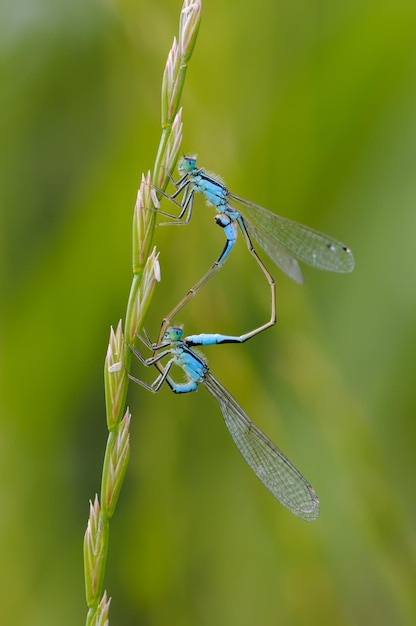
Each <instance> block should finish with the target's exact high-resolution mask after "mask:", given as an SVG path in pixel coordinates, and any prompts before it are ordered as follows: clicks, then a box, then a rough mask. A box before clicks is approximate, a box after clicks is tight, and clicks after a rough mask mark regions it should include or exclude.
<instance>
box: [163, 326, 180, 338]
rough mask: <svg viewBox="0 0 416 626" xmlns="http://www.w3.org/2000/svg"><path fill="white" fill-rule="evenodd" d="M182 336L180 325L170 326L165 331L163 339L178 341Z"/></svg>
mask: <svg viewBox="0 0 416 626" xmlns="http://www.w3.org/2000/svg"><path fill="white" fill-rule="evenodd" d="M182 337H183V328H181V327H180V326H170V327H169V328H168V329H167V331H166V332H165V335H164V339H167V340H168V341H180V340H181V339H182Z"/></svg>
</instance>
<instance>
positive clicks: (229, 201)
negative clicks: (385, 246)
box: [131, 157, 354, 521]
mask: <svg viewBox="0 0 416 626" xmlns="http://www.w3.org/2000/svg"><path fill="white" fill-rule="evenodd" d="M179 172H180V175H181V176H180V178H179V180H178V181H174V179H173V177H172V175H171V174H170V173H169V178H170V180H171V182H172V183H173V185H174V186H175V191H174V192H173V193H172V194H171V195H168V194H166V193H165V192H160V193H161V195H162V196H164V197H165V198H167V199H169V200H170V201H171V202H173V203H175V204H176V205H177V206H178V207H179V213H178V215H176V216H175V215H174V214H172V213H169V212H167V211H162V210H160V209H159V210H158V212H159V213H160V214H161V215H164V216H166V217H169V218H170V219H171V220H172V221H171V222H167V223H168V224H187V223H189V221H190V219H191V217H192V211H193V207H194V197H195V194H196V193H200V194H202V195H203V196H204V197H205V199H206V201H207V203H208V204H209V205H211V206H213V207H214V209H216V211H217V215H216V217H215V222H216V223H217V225H219V226H220V227H221V228H223V230H224V234H225V237H226V242H225V245H224V248H223V250H222V252H221V254H220V255H219V257H218V258H217V259H216V261H215V262H214V263H213V264H212V266H211V267H210V268H209V269H208V271H207V272H206V273H205V274H204V276H203V277H202V278H201V279H200V280H199V281H198V282H197V283H196V284H195V285H194V286H193V287H192V288H191V289H189V290H188V292H187V293H186V295H185V296H184V297H183V298H182V300H181V301H180V302H179V303H178V304H177V305H176V306H175V307H174V308H173V309H172V311H170V313H169V314H168V315H166V316H165V317H164V318H163V320H162V324H161V329H160V333H159V337H158V340H157V342H156V343H153V344H152V343H151V342H150V340H149V338H148V337H147V335H146V337H145V338H142V341H143V342H144V344H145V345H146V346H147V348H149V349H151V350H152V351H153V356H152V357H150V358H148V359H145V358H144V357H143V356H142V354H141V353H140V352H139V351H138V350H136V349H135V348H132V349H133V351H134V353H135V354H136V356H137V357H138V358H139V359H140V361H141V362H142V363H143V364H144V365H147V366H155V367H156V368H157V369H158V370H159V372H160V373H159V376H158V377H157V378H156V380H155V381H154V382H153V384H152V385H147V384H146V383H144V382H143V381H140V380H138V379H137V378H134V377H131V378H132V379H133V380H135V381H136V382H138V383H139V384H141V385H142V386H144V387H146V388H147V389H149V390H151V391H153V392H157V391H159V389H160V388H161V386H162V385H163V383H164V382H166V383H167V384H168V385H169V387H170V388H171V390H172V391H173V392H174V393H176V394H183V393H190V392H192V391H195V390H196V389H197V387H198V385H199V384H203V385H204V386H205V387H206V388H207V389H208V391H209V392H210V393H211V395H213V396H214V398H215V399H216V400H217V402H218V403H219V405H220V409H221V412H222V415H223V417H224V421H225V423H226V426H227V428H228V430H229V432H230V434H231V436H232V438H233V440H234V442H235V444H236V446H237V448H238V449H239V451H240V452H241V454H242V456H243V457H244V459H245V460H246V462H247V463H248V465H249V466H250V467H251V468H252V470H253V471H254V472H255V474H256V475H257V476H258V478H259V479H260V480H261V481H262V482H263V484H264V485H265V486H266V487H267V488H268V489H269V490H270V491H271V493H272V494H273V495H274V496H275V497H276V498H277V499H278V500H279V501H280V502H281V503H282V504H283V505H284V506H285V507H286V508H288V509H289V510H290V511H291V512H292V513H294V514H295V515H297V516H298V517H300V518H301V519H304V520H307V521H312V520H314V519H316V518H317V516H318V514H319V500H318V498H317V496H316V494H315V491H314V490H313V488H312V487H311V485H310V484H309V483H308V481H307V480H306V479H305V478H304V477H303V476H302V474H301V473H300V472H299V471H298V470H297V469H296V468H295V467H294V466H293V465H292V464H291V463H290V461H289V460H288V459H287V458H286V457H285V456H284V454H283V453H282V452H281V451H280V450H279V449H278V448H277V447H276V446H275V445H274V444H273V443H272V442H271V441H270V439H268V437H267V436H266V435H265V434H264V433H263V432H262V431H261V430H260V429H259V428H258V427H257V426H255V425H254V424H253V422H252V421H251V420H250V418H249V417H248V416H247V415H246V413H245V412H244V411H243V410H242V409H241V407H240V406H239V405H238V403H237V402H236V401H235V399H234V398H233V397H232V396H231V395H230V394H229V392H228V391H227V390H226V389H225V388H224V387H223V386H222V385H221V384H220V383H219V382H218V381H217V380H216V379H215V378H214V377H213V376H212V374H211V373H210V371H209V369H208V366H207V364H206V361H205V360H204V359H203V358H202V357H201V356H200V355H198V354H196V353H195V352H194V351H193V350H192V349H191V348H192V347H193V346H204V345H206V346H208V345H213V344H222V343H244V342H245V341H247V340H248V339H250V338H252V337H254V336H255V335H257V334H258V333H260V332H262V331H264V330H266V329H267V328H269V327H270V326H272V325H274V324H275V322H276V286H275V281H274V278H273V277H272V275H271V274H270V272H269V271H268V269H267V268H266V266H265V265H264V263H263V262H262V260H261V259H260V257H259V256H258V254H257V252H256V250H255V248H254V245H253V242H252V240H254V241H256V242H257V243H258V244H259V246H260V247H261V248H262V249H263V250H264V251H265V252H266V254H267V255H268V256H269V257H270V258H271V259H272V260H273V261H274V262H275V264H276V265H277V266H278V267H279V268H280V269H281V270H282V271H283V272H284V273H285V274H287V275H288V276H289V277H290V278H292V279H293V280H295V281H296V282H298V283H301V282H303V276H302V272H301V269H300V267H299V264H298V261H297V259H298V260H300V261H303V262H304V263H307V264H308V265H311V266H312V267H315V268H317V269H321V270H327V271H332V272H338V273H348V272H351V271H352V270H353V269H354V258H353V255H352V253H351V250H350V249H349V248H348V247H347V246H345V245H344V244H342V243H340V242H339V241H337V240H335V239H333V238H331V237H328V236H327V235H324V234H322V233H320V232H318V231H316V230H313V229H311V228H308V227H307V226H303V225H302V224H299V223H297V222H294V221H292V220H289V219H287V218H284V217H280V216H278V215H276V214H274V213H272V212H270V211H268V210H266V209H264V208H263V207H261V206H259V205H256V204H254V203H252V202H249V201H248V200H244V199H243V198H240V197H239V196H236V195H234V194H232V193H230V192H229V190H228V189H227V187H226V186H225V185H224V184H223V183H222V182H220V181H219V180H218V179H217V178H216V177H215V176H213V175H212V174H208V173H207V172H206V171H205V170H203V169H202V168H198V167H197V165H196V158H195V157H184V158H183V159H182V160H181V162H180V164H179ZM178 198H181V200H180V201H179V200H178ZM238 228H239V229H240V230H241V232H242V234H243V237H244V239H245V242H246V245H247V247H248V249H249V251H250V252H251V254H252V255H253V256H254V258H255V260H256V262H257V264H258V265H259V267H260V269H261V271H262V273H263V274H264V276H265V277H266V280H267V282H268V284H269V288H270V295H271V304H270V308H271V314H270V320H269V321H268V322H266V323H265V324H263V325H261V326H259V327H257V328H255V329H253V330H250V331H249V332H247V333H245V334H243V335H240V336H233V335H219V334H199V335H190V336H188V337H184V336H183V334H184V333H183V330H182V329H181V328H179V327H176V326H172V325H171V322H172V320H173V318H174V317H175V316H176V315H177V314H178V312H179V311H180V310H181V309H182V308H183V307H184V306H185V305H186V304H187V303H188V302H189V301H190V300H191V299H192V298H193V297H194V296H195V295H196V294H197V293H198V292H199V291H200V290H201V289H202V287H204V285H206V283H207V282H208V281H209V280H210V279H211V278H212V277H213V276H214V275H215V274H216V273H217V272H218V271H219V269H220V268H221V267H222V266H223V264H224V263H225V261H226V259H227V258H228V256H229V254H230V252H231V250H232V248H233V247H234V245H235V242H236V240H237V233H238ZM164 357H166V358H167V359H168V361H167V363H166V364H165V365H162V363H161V361H162V359H163V358H164ZM174 365H175V366H177V367H179V368H181V369H182V370H183V372H184V373H185V378H186V382H185V383H176V382H175V381H174V380H173V379H172V378H171V376H170V370H171V368H172V366H174Z"/></svg>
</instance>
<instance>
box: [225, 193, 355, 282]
mask: <svg viewBox="0 0 416 626" xmlns="http://www.w3.org/2000/svg"><path fill="white" fill-rule="evenodd" d="M229 198H230V199H232V200H233V201H234V202H236V203H237V204H239V205H240V207H241V208H242V211H241V212H242V213H243V215H244V216H246V217H247V219H246V226H247V230H248V232H249V233H250V234H251V235H252V236H253V238H254V239H255V240H256V241H257V242H258V243H259V245H260V246H261V247H262V248H263V250H264V251H265V252H266V253H267V254H268V255H269V257H270V258H271V259H272V260H273V261H274V262H275V263H276V265H277V266H278V267H280V269H281V270H282V271H283V272H285V273H286V274H288V275H289V276H290V277H291V278H293V279H294V280H297V278H296V277H295V276H294V275H293V274H292V273H291V271H290V270H291V267H292V266H293V261H294V259H293V258H292V256H291V255H290V254H288V252H286V250H287V251H289V252H290V253H291V254H293V256H295V257H296V258H298V259H299V260H300V261H303V262H304V263H307V264H308V265H311V266H312V267H315V268H317V269H320V270H327V271H329V272H338V273H341V274H345V273H348V272H352V270H353V269H354V257H353V254H352V252H351V250H350V249H349V248H348V247H347V246H345V245H344V244H343V243H341V242H339V241H337V240H336V239H333V238H332V237H328V235H324V234H323V233H320V232H318V231H317V230H314V229H313V228H308V226H304V225H303V224H299V223H298V222H293V221H292V220H289V219H287V218H285V217H280V215H276V214H275V213H272V212H271V211H267V209H264V208H263V207H261V206H259V205H258V204H253V203H252V202H249V201H248V200H244V198H240V197H239V196H234V195H233V194H229ZM282 246H283V248H286V250H282ZM282 259H283V261H282ZM295 263H296V261H295ZM287 267H289V270H288V269H287ZM297 282H302V281H301V280H297Z"/></svg>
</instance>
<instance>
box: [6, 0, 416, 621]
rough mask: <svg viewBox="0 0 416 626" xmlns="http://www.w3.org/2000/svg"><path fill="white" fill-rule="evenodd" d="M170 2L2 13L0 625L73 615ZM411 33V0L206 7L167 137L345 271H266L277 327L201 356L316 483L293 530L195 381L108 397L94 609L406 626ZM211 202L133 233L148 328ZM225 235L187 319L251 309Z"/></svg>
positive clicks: (409, 595)
mask: <svg viewBox="0 0 416 626" xmlns="http://www.w3.org/2000/svg"><path fill="white" fill-rule="evenodd" d="M180 5H181V2H180V1H178V2H176V1H175V2H173V0H161V1H160V2H149V3H144V2H124V3H117V2H114V3H101V4H100V3H85V2H79V3H77V2H75V3H74V2H68V1H65V0H64V1H63V2H60V3H58V4H56V3H53V2H50V1H49V2H48V0H45V1H44V2H43V3H40V2H38V3H29V4H27V3H26V4H25V3H23V2H17V3H16V2H11V0H9V2H8V4H7V5H6V6H5V7H4V8H2V9H1V17H2V19H1V20H0V32H1V35H2V36H1V37H0V41H1V43H0V58H1V63H0V73H1V74H0V76H1V84H2V115H0V129H1V133H0V136H1V137H2V140H1V142H0V177H1V180H0V207H1V218H2V226H1V229H0V233H1V234H0V237H1V241H0V244H1V247H0V249H1V257H0V259H1V267H0V277H1V292H2V298H1V301H2V307H1V309H2V319H1V326H0V328H1V331H2V342H1V344H2V352H1V354H2V362H1V413H0V414H1V436H0V441H1V444H0V449H1V453H0V477H1V479H0V480H1V493H2V500H1V501H2V508H1V515H0V520H1V522H0V524H1V533H0V553H1V555H2V568H1V578H2V580H1V583H2V584H1V587H0V588H1V595H0V602H1V606H2V610H1V611H2V618H3V622H4V623H5V624H19V626H20V625H28V626H29V625H30V626H36V625H37V624H39V625H42V626H44V624H49V623H51V624H52V623H53V624H55V623H59V624H60V625H62V626H66V624H68V625H71V626H72V625H73V624H78V623H84V622H85V594H84V589H83V573H82V541H81V538H82V535H83V532H84V530H85V525H86V519H87V516H88V507H87V503H88V501H89V499H93V498H94V494H95V493H96V491H97V489H98V486H99V483H100V472H101V466H102V461H103V454H104V449H105V441H106V437H107V431H106V423H105V406H104V393H103V390H104V385H103V380H102V367H103V359H104V356H105V351H106V346H107V341H108V329H109V325H110V324H112V325H113V326H114V327H115V326H116V324H117V322H118V320H119V319H120V318H121V317H123V316H124V314H125V308H126V294H127V293H128V290H129V286H130V282H131V221H132V213H133V207H134V204H135V200H136V195H137V189H138V187H139V185H140V178H141V172H142V171H147V169H149V167H151V166H152V165H153V161H154V155H155V152H156V149H157V146H158V143H159V138H160V87H161V76H162V72H163V67H164V63H165V59H166V54H167V52H168V50H169V48H170V46H171V42H172V37H173V35H174V34H175V32H176V31H177V21H178V15H179V10H180ZM415 27H416V9H415V6H414V3H413V2H409V1H408V0H397V1H396V2H390V1H389V2H387V1H381V2H378V3H373V2H370V1H369V0H364V1H361V2H346V1H343V2H325V1H324V0H320V1H319V0H318V1H317V2H314V3H302V2H297V3H293V2H289V1H281V0H279V1H276V0H264V1H263V2H262V3H259V4H257V5H254V6H253V3H251V2H248V1H247V0H239V1H238V2H237V0H234V1H231V2H220V0H212V1H211V2H205V4H204V7H203V19H202V23H201V28H200V32H199V36H198V42H197V45H196V47H195V49H194V55H193V59H192V64H191V66H190V67H189V70H188V75H187V81H186V85H185V88H184V91H183V95H182V103H183V105H184V112H183V122H184V140H183V150H184V151H185V152H187V153H192V152H194V151H199V152H198V162H199V163H200V164H201V165H203V166H204V167H207V168H208V169H210V168H211V169H212V170H214V171H215V172H216V173H218V174H220V175H222V176H223V177H224V179H225V181H226V183H227V186H228V187H229V188H230V190H231V191H233V192H235V193H238V194H239V195H242V196H244V197H247V198H249V199H251V200H253V201H255V202H258V203H260V204H262V205H263V206H265V207H267V208H269V209H271V210H274V211H276V212H277V213H279V214H281V215H285V216H287V217H290V218H292V219H296V220H298V221H301V222H303V223H305V224H308V225H310V226H312V227H315V228H318V229H319V230H322V231H324V232H327V233H328V234H331V235H333V236H334V237H337V238H339V239H341V240H342V241H345V242H346V243H347V244H348V245H350V246H351V248H352V250H353V252H354V255H355V258H356V270H355V271H354V273H353V274H351V275H350V276H336V275H334V276H333V275H327V274H324V273H319V272H315V271H313V270H309V269H306V270H305V277H306V284H305V285H304V286H302V287H299V286H297V285H294V284H292V283H290V281H289V280H288V279H286V278H285V277H284V276H282V275H281V274H280V273H278V271H277V270H275V268H273V267H270V269H271V270H272V272H273V273H274V275H275V277H276V279H277V286H278V296H277V306H278V318H279V319H278V324H277V326H276V327H275V328H273V329H271V330H270V331H268V332H267V333H265V334H264V335H263V336H261V337H258V338H256V339H255V340H253V341H252V342H249V344H247V345H245V346H223V347H217V348H214V349H212V350H209V349H207V350H206V351H205V354H206V355H207V358H208V360H209V363H210V367H211V370H212V372H213V373H214V374H215V375H216V376H217V377H218V378H219V380H220V381H221V382H223V383H224V384H225V385H226V386H227V387H228V388H229V389H230V391H231V392H232V394H233V395H234V396H235V397H236V398H237V399H238V401H239V402H240V403H241V405H242V406H243V408H244V409H246V410H247V412H248V413H249V415H250V416H251V417H252V418H253V419H254V420H255V421H256V423H257V424H258V425H259V426H260V427H261V428H262V429H264V430H265V432H266V433H267V434H268V435H270V436H271V437H272V439H273V440H274V441H276V442H277V443H278V444H279V445H280V446H281V447H282V449H283V450H284V451H285V452H286V453H287V454H288V456H289V457H290V458H291V460H293V462H294V463H295V464H296V465H297V466H298V467H299V469H300V470H301V471H302V472H304V473H305V475H306V476H307V477H308V479H309V480H310V481H311V483H312V484H313V485H314V487H315V488H316V490H317V493H318V495H319V498H320V501H321V515H320V518H319V520H318V521H317V522H316V523H314V524H313V525H309V524H304V523H302V522H301V521H298V520H296V518H294V517H293V516H291V515H290V514H289V513H287V512H286V511H285V510H284V509H283V508H282V507H280V506H279V505H278V504H277V503H276V502H275V501H274V500H273V499H272V497H271V496H270V495H269V494H268V493H267V491H266V490H265V489H263V488H262V486H261V485H260V484H259V483H258V481H257V480H256V478H255V477H254V476H251V473H250V470H249V469H247V467H246V466H245V464H244V462H243V461H242V460H241V459H240V458H239V455H238V452H237V451H236V450H235V449H234V448H233V444H232V442H231V440H230V438H229V436H228V433H227V432H226V429H225V428H224V425H223V424H222V423H221V415H220V412H219V409H218V407H217V406H216V405H215V402H214V401H211V399H210V398H209V397H208V395H207V394H206V393H205V391H204V390H203V389H201V390H200V391H199V392H198V393H197V394H194V395H192V396H191V397H182V398H179V397H178V398H175V397H173V395H172V394H170V393H169V391H168V390H165V391H163V392H161V393H160V394H159V396H157V397H154V396H153V395H152V394H146V392H145V391H144V390H142V389H136V388H135V389H133V390H130V397H129V399H128V402H129V406H130V408H131V411H132V413H133V417H132V421H131V425H130V429H131V433H130V462H129V465H128V468H127V473H126V478H125V480H126V485H125V486H124V487H123V489H122V491H121V493H120V496H119V501H118V506H117V511H116V514H115V515H114V517H113V519H112V522H111V542H110V550H109V553H108V562H107V574H106V576H107V577H106V580H105V582H104V587H105V588H106V589H108V590H109V594H110V595H111V596H112V598H113V600H112V602H111V609H110V614H111V620H110V623H114V624H123V626H128V625H129V624H135V625H137V624H141V623H143V624H152V625H153V624H154V625H158V626H164V625H165V624H169V625H175V626H176V625H180V626H184V625H185V626H186V625H187V624H189V625H191V624H192V625H193V624H198V625H201V626H204V625H205V624H207V625H208V624H209V625H211V624H216V625H218V626H222V625H224V626H225V625H227V626H234V625H236V624H239V625H242V626H245V625H248V624H253V623H257V624H266V623H270V624H279V625H282V626H286V625H287V626H292V625H294V624H306V623H308V624H319V625H320V626H325V625H328V626H329V625H331V626H333V625H334V624H337V625H338V624H340V625H344V624H345V625H347V624H354V625H356V624H360V625H361V624H362V625H364V624H373V623H377V624H378V625H381V626H391V624H395V625H409V626H410V624H413V623H414V622H415V619H416V599H415V594H414V580H415V570H416V567H415V554H414V546H415V541H416V536H415V525H414V519H415V516H416V507H415V504H414V497H413V491H414V486H413V477H414V472H415V461H414V439H415V434H416V427H415V421H414V415H415V408H416V395H415V391H414V384H413V381H412V378H413V369H414V368H413V360H414V356H413V355H414V339H415V330H414V328H415V324H414V319H415V312H416V296H415V294H416V291H415V289H414V286H413V285H414V278H413V274H414V266H415V260H414V242H413V239H414V233H415V232H416V224H415V222H416V217H415V216H416V213H415V211H414V198H415V194H416V188H415V187H416V185H415V180H416V179H415V175H414V145H415V142H416V124H415V116H414V110H415V90H416V80H415V73H414V61H415V44H414V32H415ZM213 215H214V213H213V211H212V209H210V208H206V207H205V206H204V204H203V202H202V201H199V202H198V203H197V206H196V207H195V212H194V216H193V219H192V223H191V224H190V225H188V226H186V227H185V226H184V227H170V228H169V227H166V228H157V229H156V237H155V243H156V244H157V246H158V248H159V249H160V250H161V255H160V262H161V269H162V282H161V283H160V284H159V285H158V286H157V288H156V294H155V296H154V298H153V301H152V304H151V307H150V308H149V311H148V315H147V321H146V327H147V329H148V330H149V333H150V334H151V336H152V337H153V336H155V334H156V333H157V330H158V328H159V325H160V321H161V318H162V317H163V315H164V314H166V313H167V312H168V311H169V310H171V308H172V306H173V305H174V304H175V303H176V302H177V301H178V300H179V299H180V298H181V297H182V296H183V295H184V293H185V292H186V290H187V289H188V287H189V286H191V285H192V284H193V283H194V282H195V281H196V280H197V279H198V278H199V277H200V276H202V274H203V273H204V271H205V270H206V269H207V268H208V267H209V265H210V264H211V263H212V261H213V260H214V259H215V258H216V256H217V255H218V253H219V251H220V249H221V247H222V245H223V233H222V232H221V231H220V229H218V228H216V227H215V225H213ZM399 227H400V228H399ZM238 243H239V245H237V249H236V250H235V251H233V254H232V258H230V260H229V261H228V262H227V264H226V266H225V267H224V268H223V270H222V271H221V273H220V274H218V275H217V276H216V277H215V278H214V279H213V280H212V281H211V283H210V284H209V285H207V287H206V288H205V289H204V291H203V292H202V293H201V294H199V295H198V297H197V298H195V299H194V300H193V301H192V303H190V304H189V307H187V308H186V309H184V310H183V312H181V319H179V320H177V321H178V322H184V324H185V331H186V332H187V333H188V334H189V333H198V332H224V333H226V332H232V333H234V334H237V333H240V332H245V331H247V330H248V329H250V328H252V327H254V326H255V325H256V324H259V323H261V322H262V321H263V320H266V318H267V316H268V306H269V294H268V289H267V285H265V284H264V281H263V280H262V277H259V274H258V268H256V267H255V263H254V262H253V259H252V258H251V257H250V255H249V254H247V251H246V249H245V246H244V244H243V243H242V242H241V241H240V242H238ZM182 313H183V315H182ZM140 374H141V375H142V374H143V372H140ZM145 374H146V373H145ZM135 415H136V416H137V415H140V417H139V418H138V419H134V418H135ZM104 608H105V603H104V604H103V610H104Z"/></svg>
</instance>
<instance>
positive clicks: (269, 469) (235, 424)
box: [204, 372, 319, 522]
mask: <svg viewBox="0 0 416 626" xmlns="http://www.w3.org/2000/svg"><path fill="white" fill-rule="evenodd" d="M204 384H205V386H206V388H207V389H208V391H209V392H210V393H211V394H212V395H213V396H214V398H215V399H216V400H217V402H218V404H219V405H220V408H221V412H222V415H223V417H224V421H225V424H226V426H227V428H228V430H229V431H230V434H231V437H232V438H233V439H234V443H235V444H236V446H237V448H238V449H239V450H240V452H241V454H242V455H243V457H244V459H245V460H246V462H247V463H248V465H249V466H250V467H251V469H252V470H253V472H254V473H255V474H256V476H258V478H259V479H260V480H261V481H262V483H263V484H264V485H265V486H266V487H267V489H269V491H270V492H271V493H272V494H273V495H274V497H275V498H277V499H278V500H279V502H281V503H282V504H283V506H285V507H286V508H287V509H289V511H291V512H292V513H294V514H295V515H297V516H298V517H300V518H301V519H303V520H305V521H309V522H311V521H313V520H315V519H316V518H317V517H318V515H319V500H318V497H317V495H316V493H315V491H314V490H313V488H312V487H311V485H310V484H309V483H308V481H307V480H306V479H305V478H304V477H303V476H302V474H301V473H300V472H299V471H298V470H297V469H296V468H295V467H294V466H293V465H292V464H291V462H290V461H289V460H288V459H287V458H286V457H285V455H284V454H283V452H281V451H280V450H279V449H278V448H277V447H276V446H275V445H274V443H273V442H272V441H270V439H268V437H266V435H265V434H264V433H263V432H262V431H261V430H260V429H259V428H257V426H256V425H255V424H253V422H252V421H251V420H250V418H249V417H248V415H247V414H246V413H244V411H243V410H242V409H241V407H240V406H239V405H238V404H237V402H236V401H235V400H234V398H233V397H232V396H231V395H230V393H229V392H228V391H227V390H226V389H225V388H224V387H223V386H222V385H221V384H220V383H219V382H218V381H217V380H216V379H215V378H214V377H213V376H212V374H210V373H209V372H208V373H207V374H206V376H205V379H204Z"/></svg>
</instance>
